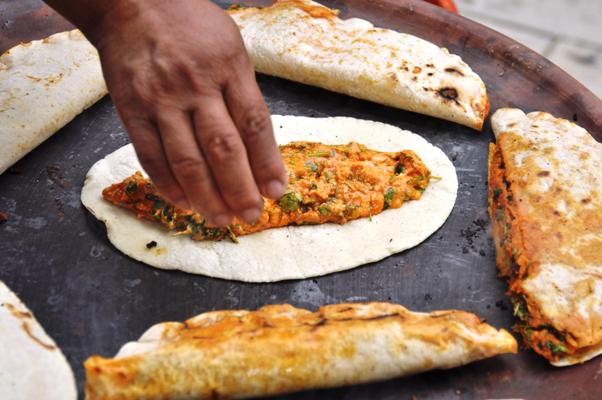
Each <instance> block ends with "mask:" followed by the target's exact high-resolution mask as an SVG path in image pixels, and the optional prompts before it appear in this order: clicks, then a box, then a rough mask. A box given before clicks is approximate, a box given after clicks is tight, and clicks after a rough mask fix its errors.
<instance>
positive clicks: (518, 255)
mask: <svg viewBox="0 0 602 400" xmlns="http://www.w3.org/2000/svg"><path fill="white" fill-rule="evenodd" d="M489 152H490V153H489V157H490V165H489V214H490V216H491V221H492V230H493V238H494V242H495V247H496V264H497V266H498V269H499V271H500V275H502V276H503V277H504V278H507V279H508V283H509V291H508V295H509V296H510V298H511V299H512V303H513V305H514V316H515V317H517V318H518V319H519V321H518V323H517V324H516V325H515V326H514V329H515V330H516V331H517V332H519V333H520V334H521V335H522V337H523V340H524V342H525V344H526V345H528V346H529V347H531V348H533V349H534V350H535V351H536V352H537V353H539V354H541V355H542V356H544V357H545V358H546V359H548V360H552V361H553V360H558V359H559V358H560V357H562V356H565V355H572V354H575V353H576V352H577V348H576V347H575V346H572V345H571V344H570V342H571V337H570V336H568V335H566V334H564V333H562V332H559V331H558V330H557V329H555V328H554V327H553V326H552V324H551V322H550V321H549V320H548V319H547V318H545V317H544V316H543V315H542V314H541V312H540V309H539V305H538V304H537V303H535V302H533V301H531V300H530V299H529V297H528V296H527V294H526V293H524V292H523V290H522V286H521V280H522V279H525V278H526V277H527V276H528V272H529V271H528V267H527V266H528V260H526V259H524V256H523V254H524V251H523V238H522V234H521V231H520V229H519V226H518V218H519V216H518V214H517V213H515V212H514V210H515V204H514V198H513V195H512V191H511V189H510V184H509V183H508V182H507V181H506V178H505V167H504V161H503V158H502V154H501V151H500V149H499V147H496V146H495V145H491V146H490V149H489Z"/></svg>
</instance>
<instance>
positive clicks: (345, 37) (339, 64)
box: [230, 0, 489, 130]
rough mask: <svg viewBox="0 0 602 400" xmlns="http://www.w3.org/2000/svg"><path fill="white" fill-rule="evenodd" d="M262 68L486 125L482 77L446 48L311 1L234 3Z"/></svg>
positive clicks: (249, 46) (254, 58)
mask: <svg viewBox="0 0 602 400" xmlns="http://www.w3.org/2000/svg"><path fill="white" fill-rule="evenodd" d="M230 15H231V16H232V18H234V20H235V21H236V23H237V24H238V26H239V28H240V31H241V33H242V37H243V39H244V42H245V46H246V48H247V51H248V53H249V55H250V57H251V60H252V62H253V64H254V65H255V69H256V70H257V71H258V72H261V73H264V74H268V75H274V76H278V77H281V78H285V79H290V80H293V81H297V82H301V83H306V84H309V85H314V86H319V87H322V88H325V89H329V90H333V91H335V92H339V93H344V94H347V95H350V96H354V97H357V98H361V99H366V100H371V101H374V102H377V103H381V104H384V105H388V106H393V107H398V108H401V109H404V110H410V111H414V112H418V113H421V114H426V115H430V116H433V117H438V118H442V119H446V120H449V121H454V122H457V123H460V124H463V125H466V126H469V127H471V128H474V129H477V130H481V128H482V126H483V122H484V120H485V118H486V117H487V114H488V112H489V102H488V100H487V92H486V89H485V85H484V83H483V81H482V80H481V78H479V76H478V75H477V74H476V73H474V72H473V71H472V70H471V69H470V67H469V66H468V65H466V63H464V62H463V61H462V59H461V58H460V57H458V56H456V55H452V54H450V53H449V52H448V51H447V50H446V49H443V48H439V47H437V46H436V45H434V44H433V43H430V42H427V41H426V40H423V39H420V38H417V37H415V36H412V35H408V34H404V33H399V32H396V31H393V30H389V29H382V28H375V27H374V26H373V25H372V24H371V23H370V22H368V21H365V20H362V19H358V18H351V19H347V20H342V19H340V18H338V17H337V15H338V11H337V10H332V9H329V8H326V7H324V6H322V5H320V4H318V3H316V2H313V1H308V0H279V1H276V2H275V4H274V5H272V6H271V7H265V8H240V9H233V10H230Z"/></svg>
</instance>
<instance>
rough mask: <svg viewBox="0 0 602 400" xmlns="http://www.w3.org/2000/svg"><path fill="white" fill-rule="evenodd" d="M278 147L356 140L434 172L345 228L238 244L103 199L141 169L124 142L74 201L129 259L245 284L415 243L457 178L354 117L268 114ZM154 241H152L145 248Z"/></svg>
mask: <svg viewBox="0 0 602 400" xmlns="http://www.w3.org/2000/svg"><path fill="white" fill-rule="evenodd" d="M273 124H274V132H275V134H276V140H277V141H278V143H279V144H286V143H289V142H293V141H315V142H321V143H324V144H346V143H348V142H351V141H355V142H358V143H361V144H364V145H366V146H367V147H368V148H371V149H374V150H379V151H387V152H394V151H401V150H406V149H407V150H413V151H414V152H415V153H416V154H418V156H419V157H420V158H421V159H422V161H423V162H424V163H425V164H426V166H427V167H428V168H429V169H430V170H431V173H432V175H433V176H436V177H440V178H441V180H431V182H430V184H429V186H428V188H427V189H426V191H425V192H424V194H423V196H422V198H421V199H420V200H416V201H409V202H407V203H404V204H403V205H402V206H401V208H397V209H389V210H386V211H383V212H382V213H380V214H378V215H376V216H374V217H372V218H371V219H368V218H362V219H358V220H354V221H351V222H349V223H347V224H345V225H338V224H322V225H306V226H289V227H284V228H276V229H268V230H265V231H262V232H259V233H254V234H252V235H247V236H241V237H239V243H238V244H235V243H232V242H230V241H228V240H223V241H220V242H212V241H204V242H198V241H193V240H191V239H190V238H189V237H187V236H174V235H172V234H171V233H170V232H169V231H168V230H166V229H165V228H163V227H162V226H160V225H158V224H154V223H151V222H148V221H143V220H140V219H137V218H136V217H135V216H134V214H133V213H131V212H130V211H127V210H124V209H121V208H118V207H116V206H114V205H112V204H110V203H109V202H107V201H105V200H104V199H103V198H102V190H103V189H104V188H106V187H107V186H110V185H111V184H113V183H117V182H120V181H122V180H123V179H125V178H126V177H128V176H130V175H132V174H133V173H134V172H135V171H137V170H142V168H141V166H140V164H139V162H138V159H137V158H136V154H135V152H134V148H133V147H132V145H131V144H130V145H126V146H124V147H122V148H120V149H118V150H116V151H115V152H113V153H111V154H109V155H108V156H107V157H105V158H104V159H102V160H100V161H98V162H97V163H96V164H94V166H92V168H91V169H90V171H89V172H88V175H87V176H86V181H85V184H84V187H83V189H82V195H81V200H82V203H83V204H84V206H86V208H87V209H88V210H90V212H91V213H92V214H94V216H95V217H96V218H98V219H99V220H101V221H103V222H104V223H105V224H106V227H107V234H108V237H109V240H110V241H111V243H113V245H115V247H117V248H118V249H119V250H121V251H122V252H123V253H125V254H127V255H128V256H130V257H132V258H134V259H136V260H139V261H141V262H143V263H146V264H148V265H151V266H153V267H157V268H162V269H178V270H182V271H185V272H189V273H193V274H202V275H207V276H211V277H215V278H223V279H232V280H238V281H246V282H275V281H281V280H286V279H303V278H309V277H314V276H320V275H325V274H330V273H333V272H337V271H342V270H347V269H351V268H354V267H357V266H360V265H363V264H367V263H370V262H374V261H378V260H381V259H383V258H385V257H388V256H390V255H391V254H395V253H399V252H401V251H403V250H406V249H409V248H411V247H414V246H416V245H418V244H419V243H421V242H422V241H424V240H425V239H426V238H428V237H429V236H430V235H431V234H433V233H434V232H435V231H436V230H437V229H439V227H441V225H443V223H444V222H445V220H446V219H447V217H448V216H449V214H450V213H451V211H452V209H453V207H454V203H455V201H456V194H457V191H458V179H457V177H456V170H455V168H454V166H453V164H452V163H451V161H450V160H449V159H448V158H447V156H446V155H445V154H444V153H443V152H442V151H441V150H440V149H439V148H437V147H435V146H433V145H431V144H430V143H429V142H427V141H426V140H425V139H423V138H422V137H420V136H418V135H416V134H414V133H411V132H408V131H403V130H401V129H399V128H397V127H395V126H391V125H386V124H383V123H379V122H373V121H366V120H358V119H354V118H346V117H336V118H308V117H294V116H279V115H275V116H273ZM151 241H155V242H157V246H156V247H154V248H152V249H147V247H146V244H147V243H149V242H151Z"/></svg>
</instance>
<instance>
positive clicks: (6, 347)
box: [0, 281, 77, 400]
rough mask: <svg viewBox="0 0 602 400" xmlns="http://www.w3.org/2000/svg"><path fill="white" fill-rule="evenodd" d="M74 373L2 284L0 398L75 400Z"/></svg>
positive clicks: (30, 314)
mask: <svg viewBox="0 0 602 400" xmlns="http://www.w3.org/2000/svg"><path fill="white" fill-rule="evenodd" d="M76 398H77V390H76V389H75V380H74V378H73V371H71V367H70V366H69V364H68V363H67V360H66V359H65V356H64V355H63V353H61V350H60V349H59V348H58V347H57V345H56V343H54V341H53V340H52V339H51V338H50V337H49V336H48V335H47V334H46V332H44V329H43V328H42V327H41V326H40V324H39V323H38V322H37V321H36V320H35V318H34V316H33V314H32V313H31V311H29V310H28V309H27V307H26V306H25V304H23V303H22V302H21V300H19V298H18V297H17V296H16V295H15V294H14V293H13V292H11V290H10V289H9V288H8V287H7V286H6V285H5V284H4V283H3V282H2V281H0V399H2V400H39V399H44V400H75V399H76Z"/></svg>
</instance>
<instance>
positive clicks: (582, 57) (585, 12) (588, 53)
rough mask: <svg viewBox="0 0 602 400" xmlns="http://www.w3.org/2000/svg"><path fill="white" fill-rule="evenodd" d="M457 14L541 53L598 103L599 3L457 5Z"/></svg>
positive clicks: (466, 0) (476, 0) (469, 0)
mask: <svg viewBox="0 0 602 400" xmlns="http://www.w3.org/2000/svg"><path fill="white" fill-rule="evenodd" d="M456 3H457V4H458V7H459V8H460V13H461V14H462V15H464V16H465V17H468V18H470V19H473V20H475V21H478V22H480V23H482V24H484V25H487V26H489V27H491V28H493V29H495V30H497V31H499V32H502V33H504V34H505V35H507V36H510V37H511V38H513V39H515V40H517V41H519V42H521V43H523V44H524V45H526V46H528V47H530V48H531V49H533V50H535V51H537V52H539V53H541V54H543V55H544V56H546V57H547V58H549V59H550V60H552V61H553V62H554V63H556V64H557V65H559V66H560V67H562V68H564V69H565V70H566V71H567V72H569V73H570V74H571V75H573V76H574V77H575V78H577V79H578V80H579V81H581V82H582V83H583V84H584V85H585V86H587V87H589V88H590V89H591V90H592V91H593V92H594V93H596V94H597V95H598V97H600V98H602V1H601V0H456Z"/></svg>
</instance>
